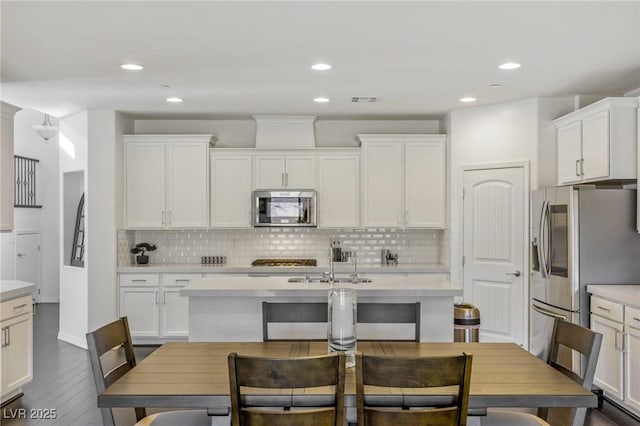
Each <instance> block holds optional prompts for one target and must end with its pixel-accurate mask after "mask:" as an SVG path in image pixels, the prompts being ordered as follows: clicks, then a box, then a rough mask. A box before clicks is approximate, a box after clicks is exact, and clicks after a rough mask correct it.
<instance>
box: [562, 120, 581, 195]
mask: <svg viewBox="0 0 640 426" xmlns="http://www.w3.org/2000/svg"><path fill="white" fill-rule="evenodd" d="M557 134H558V182H559V183H573V182H580V181H581V180H582V174H581V172H580V170H581V167H582V164H581V161H582V122H580V121H576V122H574V123H571V124H567V125H566V126H563V127H561V128H559V129H558V133H557Z"/></svg>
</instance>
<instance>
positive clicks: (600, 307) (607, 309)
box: [596, 306, 611, 312]
mask: <svg viewBox="0 0 640 426" xmlns="http://www.w3.org/2000/svg"><path fill="white" fill-rule="evenodd" d="M596 308H598V309H600V310H603V311H605V312H611V309H609V308H604V307H602V306H596Z"/></svg>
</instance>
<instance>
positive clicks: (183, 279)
mask: <svg viewBox="0 0 640 426" xmlns="http://www.w3.org/2000/svg"><path fill="white" fill-rule="evenodd" d="M175 281H176V282H177V283H188V282H189V280H188V279H185V278H180V279H176V280H175Z"/></svg>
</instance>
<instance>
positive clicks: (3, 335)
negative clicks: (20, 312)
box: [2, 327, 7, 348]
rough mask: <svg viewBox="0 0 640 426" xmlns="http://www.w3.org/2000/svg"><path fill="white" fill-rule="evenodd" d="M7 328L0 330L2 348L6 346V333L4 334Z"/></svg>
mask: <svg viewBox="0 0 640 426" xmlns="http://www.w3.org/2000/svg"><path fill="white" fill-rule="evenodd" d="M6 330H7V328H6V327H5V328H3V329H2V347H3V348H4V347H5V346H7V333H6Z"/></svg>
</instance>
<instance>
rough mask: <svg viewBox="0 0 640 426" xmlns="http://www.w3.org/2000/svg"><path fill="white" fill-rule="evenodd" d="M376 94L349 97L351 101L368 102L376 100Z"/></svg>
mask: <svg viewBox="0 0 640 426" xmlns="http://www.w3.org/2000/svg"><path fill="white" fill-rule="evenodd" d="M377 101H378V97H377V96H353V97H351V102H354V103H359V104H370V103H372V102H377Z"/></svg>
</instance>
